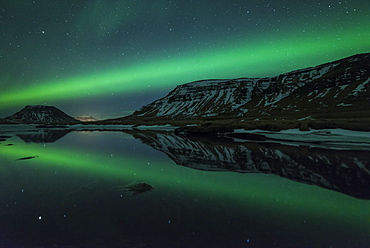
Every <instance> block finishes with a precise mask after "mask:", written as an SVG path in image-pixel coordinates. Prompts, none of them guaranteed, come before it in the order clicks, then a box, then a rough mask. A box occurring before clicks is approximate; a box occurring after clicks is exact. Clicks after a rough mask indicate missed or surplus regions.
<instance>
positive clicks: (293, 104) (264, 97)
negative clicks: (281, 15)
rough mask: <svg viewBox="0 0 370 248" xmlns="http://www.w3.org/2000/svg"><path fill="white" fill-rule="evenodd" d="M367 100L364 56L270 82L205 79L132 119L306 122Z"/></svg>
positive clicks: (369, 75) (369, 83)
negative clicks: (248, 118) (262, 118)
mask: <svg viewBox="0 0 370 248" xmlns="http://www.w3.org/2000/svg"><path fill="white" fill-rule="evenodd" d="M369 100H370V54H369V53H368V54H359V55H355V56H351V57H348V58H345V59H341V60H338V61H335V62H331V63H326V64H322V65H319V66H316V67H312V68H307V69H302V70H297V71H293V72H289V73H285V74H282V75H279V76H276V77H271V78H240V79H232V80H204V81H197V82H192V83H187V84H184V85H179V86H177V87H176V88H175V89H174V90H173V91H171V92H170V93H169V94H168V95H167V96H166V97H164V98H162V99H159V100H157V101H154V102H153V103H151V104H149V105H146V106H144V107H142V108H141V109H140V110H139V111H136V112H135V113H134V114H133V115H132V116H131V117H133V118H140V117H146V118H151V117H156V118H157V117H165V118H171V119H190V118H199V117H216V116H218V117H222V116H223V117H231V116H232V117H237V116H240V117H242V116H276V115H295V116H297V117H305V116H307V114H311V113H312V114H318V113H321V112H322V113H329V112H343V111H351V110H353V109H356V110H365V109H366V110H370V105H369V103H368V102H369ZM299 112H304V114H303V113H299Z"/></svg>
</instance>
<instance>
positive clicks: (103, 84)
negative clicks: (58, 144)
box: [0, 23, 370, 109]
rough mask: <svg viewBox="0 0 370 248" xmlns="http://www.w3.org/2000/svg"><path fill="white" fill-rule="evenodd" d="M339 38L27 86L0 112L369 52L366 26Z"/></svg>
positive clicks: (294, 40)
mask: <svg viewBox="0 0 370 248" xmlns="http://www.w3.org/2000/svg"><path fill="white" fill-rule="evenodd" d="M340 34H341V35H340V36H338V35H337V34H336V33H326V34H320V36H319V37H318V35H317V34H311V35H309V36H308V35H306V36H303V35H302V34H301V35H298V34H294V35H293V34H290V35H288V36H285V37H284V39H281V40H274V41H273V42H260V41H258V40H256V41H255V42H254V44H253V45H251V43H249V45H246V44H243V43H237V44H233V45H229V46H228V47H222V48H217V49H216V48H212V49H211V48H208V49H203V50H201V52H194V51H193V52H189V53H188V54H187V55H176V57H170V58H168V57H166V58H157V59H155V60H152V61H148V62H145V63H140V64H134V65H131V66H124V67H117V68H111V69H108V70H104V71H101V72H96V73H92V74H89V75H79V76H74V77H70V78H65V79H59V80H50V81H45V82H27V83H25V84H24V85H23V86H15V87H13V88H12V89H11V90H8V91H2V92H0V109H2V108H5V107H17V106H24V105H28V104H42V103H43V102H45V101H61V100H70V99H81V98H89V97H99V96H100V97H102V96H109V95H111V94H116V93H120V94H135V93H138V92H148V91H153V90H159V89H161V88H162V89H163V88H164V87H174V86H176V85H177V84H181V83H186V82H189V81H195V80H200V79H207V78H212V77H213V78H216V77H217V78H236V77H245V76H253V77H255V76H275V75H278V74H279V73H282V72H288V71H291V70H296V69H301V68H300V66H301V65H304V66H307V65H308V66H315V65H318V64H320V63H325V62H329V61H332V60H336V59H340V58H343V57H346V56H350V55H353V54H356V53H364V52H369V51H370V32H369V26H368V25H367V24H366V23H365V24H364V25H363V26H361V27H355V28H353V27H349V28H347V29H346V30H342V31H341V32H340ZM273 39H274V38H273V37H271V40H273ZM9 83H11V82H9Z"/></svg>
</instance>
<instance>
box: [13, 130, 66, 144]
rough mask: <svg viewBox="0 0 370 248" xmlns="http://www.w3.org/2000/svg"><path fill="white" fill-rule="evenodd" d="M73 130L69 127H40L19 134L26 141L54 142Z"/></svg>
mask: <svg viewBox="0 0 370 248" xmlns="http://www.w3.org/2000/svg"><path fill="white" fill-rule="evenodd" d="M69 132H71V130H68V129H39V130H35V131H32V132H27V133H22V134H17V136H18V137H19V138H21V139H22V140H24V141H25V142H26V143H52V142H55V141H57V140H58V139H60V138H62V137H64V136H65V135H66V134H67V133H69Z"/></svg>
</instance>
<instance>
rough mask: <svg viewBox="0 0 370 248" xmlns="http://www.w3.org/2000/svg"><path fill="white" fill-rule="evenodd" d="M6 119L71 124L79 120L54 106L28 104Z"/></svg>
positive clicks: (22, 121) (21, 121) (20, 121)
mask: <svg viewBox="0 0 370 248" xmlns="http://www.w3.org/2000/svg"><path fill="white" fill-rule="evenodd" d="M5 119H7V120H11V121H13V122H19V123H36V124H69V123H78V122H79V121H78V120H76V119H74V118H72V117H71V116H69V115H67V114H66V113H64V112H63V111H61V110H59V109H57V108H56V107H53V106H43V105H36V106H31V105H28V106H26V107H25V108H23V109H22V110H21V111H19V112H17V113H15V114H14V115H11V116H9V117H6V118H5Z"/></svg>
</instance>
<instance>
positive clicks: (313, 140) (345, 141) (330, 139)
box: [234, 128, 370, 150]
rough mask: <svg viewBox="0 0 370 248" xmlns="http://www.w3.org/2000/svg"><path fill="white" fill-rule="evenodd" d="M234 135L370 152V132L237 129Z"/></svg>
mask: <svg viewBox="0 0 370 248" xmlns="http://www.w3.org/2000/svg"><path fill="white" fill-rule="evenodd" d="M234 133H249V134H260V135H263V136H265V137H266V138H268V139H271V141H279V142H280V143H281V142H283V141H285V142H299V143H305V144H309V145H310V146H316V147H317V146H320V147H322V146H325V147H330V148H337V149H351V148H352V147H354V146H355V147H356V149H361V150H370V132H363V131H352V130H346V129H339V128H338V129H320V130H310V131H300V130H299V129H288V130H282V131H276V132H272V131H266V130H244V129H236V130H234Z"/></svg>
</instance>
